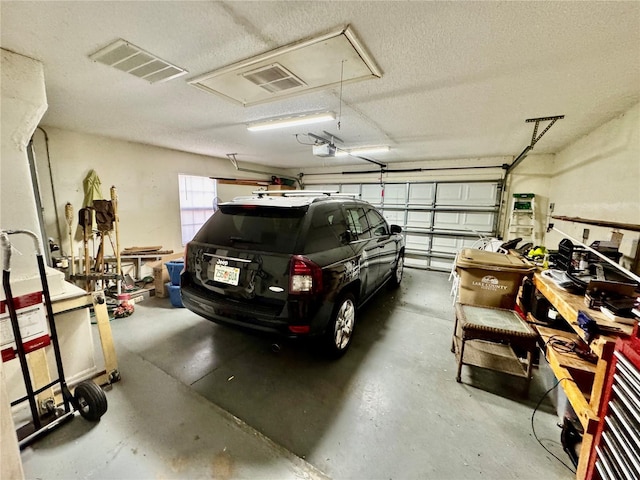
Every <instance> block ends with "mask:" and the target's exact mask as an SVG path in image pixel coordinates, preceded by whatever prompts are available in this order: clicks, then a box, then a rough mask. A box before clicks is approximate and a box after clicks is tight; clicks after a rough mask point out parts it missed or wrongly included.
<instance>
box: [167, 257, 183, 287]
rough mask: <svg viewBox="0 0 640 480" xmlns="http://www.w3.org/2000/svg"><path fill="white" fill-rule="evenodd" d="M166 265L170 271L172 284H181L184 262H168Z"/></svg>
mask: <svg viewBox="0 0 640 480" xmlns="http://www.w3.org/2000/svg"><path fill="white" fill-rule="evenodd" d="M165 266H166V267H167V271H168V272H169V278H170V279H171V284H172V285H180V272H181V271H182V269H183V268H184V262H182V261H180V262H166V263H165Z"/></svg>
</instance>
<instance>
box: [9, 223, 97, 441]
mask: <svg viewBox="0 0 640 480" xmlns="http://www.w3.org/2000/svg"><path fill="white" fill-rule="evenodd" d="M16 234H24V235H27V236H29V237H31V238H32V240H33V243H34V245H35V249H36V258H37V263H38V271H39V275H40V281H41V283H42V292H38V294H40V293H41V294H42V299H43V302H44V308H45V310H46V317H47V322H48V327H49V332H50V333H49V339H48V340H49V341H45V342H42V345H41V346H42V347H44V346H46V345H47V344H49V343H50V344H51V346H52V348H53V352H54V356H55V360H56V367H57V371H58V378H57V379H55V380H53V381H51V382H50V383H49V384H47V385H45V386H43V387H40V388H38V389H37V390H34V387H33V383H32V381H31V376H30V372H29V365H28V363H27V353H28V352H27V351H26V350H25V346H24V343H23V337H22V333H21V331H20V319H19V314H18V312H17V308H16V299H15V298H14V297H13V294H12V291H11V283H10V279H11V278H10V277H11V248H12V246H11V242H10V241H9V235H16ZM0 247H1V248H2V251H3V269H2V284H3V287H4V293H5V297H6V300H5V302H6V307H7V310H8V313H9V321H10V323H11V330H12V332H13V339H14V342H15V351H9V355H8V356H7V357H8V358H11V357H12V356H15V354H17V356H18V358H19V360H20V367H21V369H22V376H23V378H24V383H25V388H26V392H27V394H26V396H24V397H21V398H18V399H17V400H14V401H13V402H11V406H12V407H13V406H15V405H18V404H20V403H23V402H25V401H28V402H29V408H30V410H31V419H32V421H31V422H30V423H27V424H26V425H23V426H21V427H20V428H18V429H17V432H16V433H17V435H18V444H19V446H20V448H21V449H22V448H24V447H26V446H27V445H29V444H31V443H32V442H34V441H35V440H36V439H37V438H39V437H41V436H42V435H44V434H46V433H48V432H50V431H51V430H53V429H54V428H55V427H57V426H59V425H62V424H64V423H66V422H67V421H69V420H72V419H73V417H74V414H75V412H76V411H78V412H80V415H81V416H82V417H84V418H85V419H87V420H89V421H98V420H100V417H102V415H104V413H105V412H106V411H107V397H106V395H105V393H104V391H103V390H102V388H100V387H99V386H98V385H96V384H95V383H94V382H92V381H91V380H87V381H84V382H81V383H80V384H78V385H77V386H76V388H75V391H74V394H73V395H72V394H71V391H70V390H69V387H68V386H67V383H66V380H65V377H64V369H63V366H62V355H61V353H60V343H59V341H58V335H57V331H56V324H55V320H54V315H53V310H52V308H51V297H50V293H49V284H48V281H47V275H46V271H45V266H44V260H43V257H42V253H41V252H40V243H39V241H38V237H37V236H36V235H35V234H34V233H33V232H30V231H28V230H0ZM36 348H38V347H36ZM30 351H31V350H30ZM5 353H6V352H5V351H4V350H3V359H4V358H5V355H4V354H5ZM56 384H58V386H59V387H58V388H59V389H60V392H61V394H62V400H63V401H62V408H59V407H57V406H56V405H55V401H53V402H47V404H46V405H45V409H46V413H44V414H42V415H41V414H40V413H39V409H38V405H37V403H36V395H38V394H40V393H41V392H43V391H45V390H47V389H49V388H51V387H53V386H54V385H56Z"/></svg>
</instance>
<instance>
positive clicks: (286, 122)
mask: <svg viewBox="0 0 640 480" xmlns="http://www.w3.org/2000/svg"><path fill="white" fill-rule="evenodd" d="M335 118H336V116H335V115H334V114H333V113H332V112H325V113H314V114H311V115H296V116H292V117H284V118H275V119H273V120H265V121H263V122H256V123H250V124H249V125H247V130H249V131H250V132H258V131H260V130H273V129H274V128H286V127H294V126H298V125H309V124H311V123H320V122H328V121H330V120H335Z"/></svg>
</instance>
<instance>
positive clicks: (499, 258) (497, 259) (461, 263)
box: [456, 248, 536, 310]
mask: <svg viewBox="0 0 640 480" xmlns="http://www.w3.org/2000/svg"><path fill="white" fill-rule="evenodd" d="M535 269H536V267H535V265H532V264H530V263H529V262H527V261H526V260H523V259H521V258H520V257H517V256H515V255H505V254H502V253H495V252H487V251H485V250H476V249H472V248H467V249H464V250H462V251H461V252H460V254H459V255H458V258H457V260H456V271H457V272H458V275H459V276H460V282H459V285H460V287H459V297H458V301H459V302H460V303H464V304H467V305H480V306H486V307H497V308H505V309H509V310H511V309H513V308H514V307H515V304H516V298H517V296H518V289H519V288H520V284H521V283H522V279H523V278H524V277H526V276H528V275H531V274H532V273H533V272H534V270H535Z"/></svg>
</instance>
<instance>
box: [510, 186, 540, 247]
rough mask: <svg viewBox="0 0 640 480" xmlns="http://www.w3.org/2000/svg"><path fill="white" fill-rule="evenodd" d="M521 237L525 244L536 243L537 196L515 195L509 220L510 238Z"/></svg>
mask: <svg viewBox="0 0 640 480" xmlns="http://www.w3.org/2000/svg"><path fill="white" fill-rule="evenodd" d="M517 237H521V238H522V240H523V241H524V242H531V243H533V244H535V243H536V195H535V193H514V194H513V198H512V201H511V215H510V218H509V238H510V239H512V238H517Z"/></svg>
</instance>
